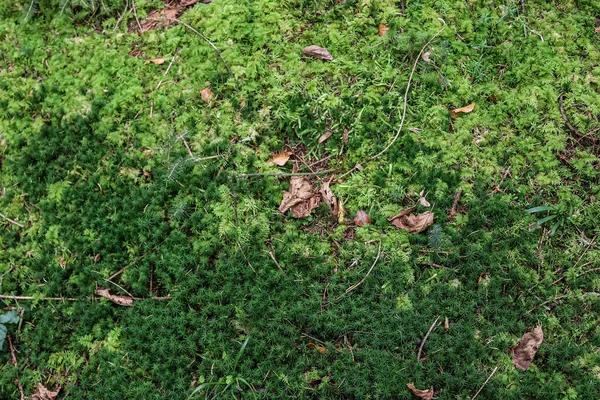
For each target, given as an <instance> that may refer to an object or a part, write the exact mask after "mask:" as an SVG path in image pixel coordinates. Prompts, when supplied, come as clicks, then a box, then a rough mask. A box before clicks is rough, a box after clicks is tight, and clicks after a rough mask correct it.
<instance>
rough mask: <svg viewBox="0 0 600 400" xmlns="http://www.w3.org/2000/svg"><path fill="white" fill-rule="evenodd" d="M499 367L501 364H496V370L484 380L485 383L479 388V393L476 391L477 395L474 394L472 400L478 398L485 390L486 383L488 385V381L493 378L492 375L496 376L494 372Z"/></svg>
mask: <svg viewBox="0 0 600 400" xmlns="http://www.w3.org/2000/svg"><path fill="white" fill-rule="evenodd" d="M498 367H499V365H496V368H494V370H493V371H492V373H491V374H490V376H488V378H487V379H486V380H485V382H483V385H481V387H480V388H479V390H478V391H477V393H475V396H473V397H472V398H471V400H475V399H476V398H477V396H478V395H479V393H480V392H481V391H482V390H483V388H484V387H485V385H487V383H488V382H489V381H490V379H492V376H494V374H495V373H496V371H497V370H498Z"/></svg>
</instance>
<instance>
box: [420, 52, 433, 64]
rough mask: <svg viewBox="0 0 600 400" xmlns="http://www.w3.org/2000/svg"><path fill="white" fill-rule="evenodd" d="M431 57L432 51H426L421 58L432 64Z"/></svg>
mask: <svg viewBox="0 0 600 400" xmlns="http://www.w3.org/2000/svg"><path fill="white" fill-rule="evenodd" d="M430 57H431V52H430V51H426V52H425V53H423V55H422V56H421V58H422V59H423V61H425V62H426V63H430V62H431V58H430Z"/></svg>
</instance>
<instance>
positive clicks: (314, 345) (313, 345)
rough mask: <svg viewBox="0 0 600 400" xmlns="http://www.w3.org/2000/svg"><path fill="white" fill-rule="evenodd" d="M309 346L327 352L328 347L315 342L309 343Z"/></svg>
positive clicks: (320, 351)
mask: <svg viewBox="0 0 600 400" xmlns="http://www.w3.org/2000/svg"><path fill="white" fill-rule="evenodd" d="M308 348H310V349H312V350H317V351H318V352H319V353H327V347H325V346H318V345H316V344H314V343H309V344H308Z"/></svg>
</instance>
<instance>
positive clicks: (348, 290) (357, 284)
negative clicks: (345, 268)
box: [336, 240, 381, 301]
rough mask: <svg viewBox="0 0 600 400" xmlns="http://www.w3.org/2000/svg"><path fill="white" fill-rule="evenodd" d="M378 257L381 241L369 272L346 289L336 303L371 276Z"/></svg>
mask: <svg viewBox="0 0 600 400" xmlns="http://www.w3.org/2000/svg"><path fill="white" fill-rule="evenodd" d="M380 256H381V240H380V241H379V249H378V250H377V257H375V261H373V265H371V268H369V271H368V272H367V274H366V275H365V277H364V278H362V279H361V280H360V282H358V283H355V284H354V285H352V286H350V287H349V288H348V289H346V291H345V292H344V294H342V295H341V296H338V298H337V299H336V301H337V300H339V299H341V298H342V296H344V295H347V294H348V293H350V292H351V291H353V290H354V289H356V288H357V287H359V286H360V285H362V284H363V282H364V281H365V280H366V279H367V277H368V276H369V275H370V274H371V271H373V268H375V264H377V261H378V260H379V257H380Z"/></svg>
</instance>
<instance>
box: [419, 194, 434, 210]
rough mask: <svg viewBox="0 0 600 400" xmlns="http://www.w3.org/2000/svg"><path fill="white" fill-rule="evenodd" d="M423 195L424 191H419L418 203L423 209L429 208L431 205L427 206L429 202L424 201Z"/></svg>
mask: <svg viewBox="0 0 600 400" xmlns="http://www.w3.org/2000/svg"><path fill="white" fill-rule="evenodd" d="M424 193H425V190H421V193H419V203H420V204H421V205H422V206H423V207H431V204H429V202H428V201H427V200H426V199H425V196H424Z"/></svg>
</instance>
